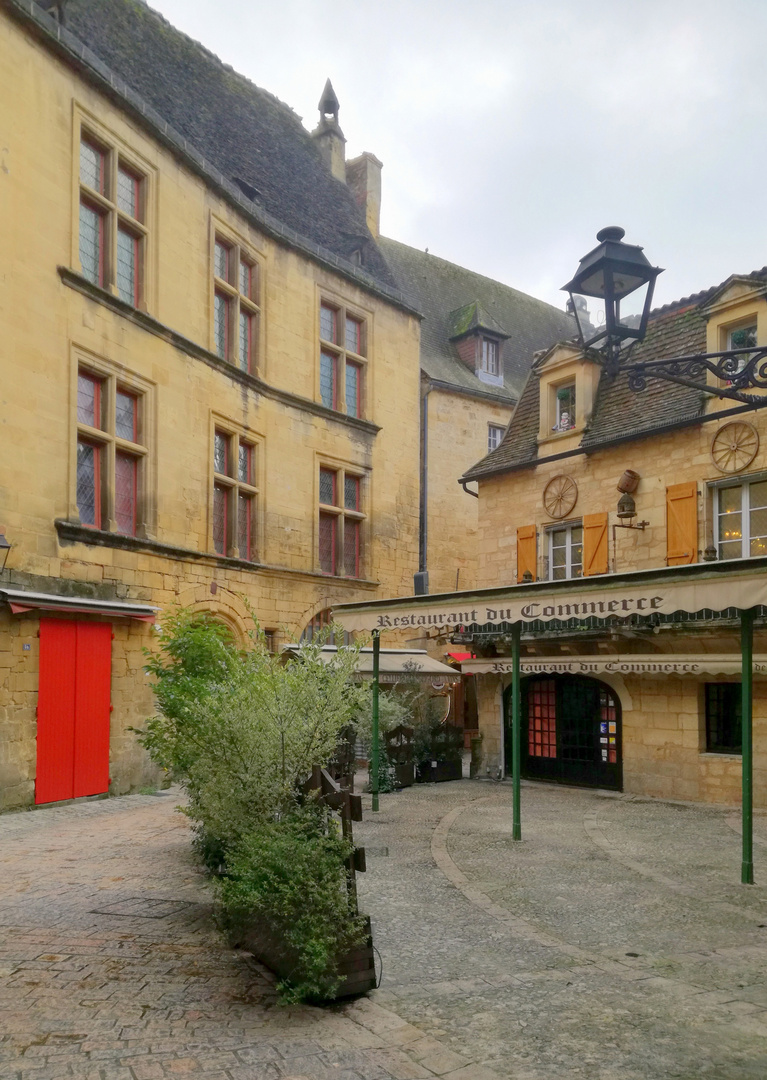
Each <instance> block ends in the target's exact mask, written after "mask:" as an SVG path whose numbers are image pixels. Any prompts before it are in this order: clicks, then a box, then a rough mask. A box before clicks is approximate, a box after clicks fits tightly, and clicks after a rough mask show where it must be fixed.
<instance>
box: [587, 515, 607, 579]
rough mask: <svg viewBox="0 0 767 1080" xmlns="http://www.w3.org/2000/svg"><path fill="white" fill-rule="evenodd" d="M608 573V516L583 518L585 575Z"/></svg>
mask: <svg viewBox="0 0 767 1080" xmlns="http://www.w3.org/2000/svg"><path fill="white" fill-rule="evenodd" d="M606 573H607V514H606V513H605V514H585V515H584V518H583V575H584V577H586V576H587V575H589V574H606Z"/></svg>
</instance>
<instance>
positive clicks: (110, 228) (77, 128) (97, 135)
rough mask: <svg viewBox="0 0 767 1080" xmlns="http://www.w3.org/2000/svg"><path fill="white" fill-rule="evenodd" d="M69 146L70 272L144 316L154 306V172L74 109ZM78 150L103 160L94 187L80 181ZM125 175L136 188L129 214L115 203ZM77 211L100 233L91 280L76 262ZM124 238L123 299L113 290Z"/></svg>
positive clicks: (116, 288)
mask: <svg viewBox="0 0 767 1080" xmlns="http://www.w3.org/2000/svg"><path fill="white" fill-rule="evenodd" d="M72 129H73V144H72V160H73V169H72V184H73V198H72V256H71V258H72V266H73V267H74V268H75V270H76V271H77V272H78V273H79V274H81V275H82V276H83V277H85V278H86V279H87V280H88V281H90V282H91V283H92V284H94V285H96V286H97V287H98V288H101V289H104V290H105V291H107V292H109V293H111V294H112V295H113V296H116V297H118V298H119V299H121V300H122V301H123V302H124V303H127V304H130V305H131V307H134V308H136V309H138V310H140V311H149V310H150V309H151V308H152V306H153V303H154V299H155V298H154V274H153V272H152V266H153V258H154V244H153V237H154V235H155V232H156V226H155V219H156V213H155V203H156V191H157V171H156V169H155V167H154V166H153V165H152V164H151V163H150V162H149V161H147V160H146V158H144V157H143V156H142V155H141V154H140V153H138V151H136V150H135V148H134V147H132V146H129V145H128V144H126V143H125V141H124V140H123V139H121V138H120V137H119V136H118V135H117V134H116V132H114V131H111V130H110V129H109V128H107V127H106V126H105V125H104V124H103V123H102V122H100V121H99V120H97V119H96V117H94V116H92V115H90V113H88V112H87V111H86V110H84V109H83V108H81V107H80V106H78V105H77V104H75V106H74V119H73V125H72ZM83 144H88V145H90V146H92V147H93V148H94V149H95V150H97V151H98V152H99V153H100V154H101V155H102V159H103V183H101V184H99V185H98V187H94V186H92V185H91V184H89V183H88V182H87V180H86V179H84V178H83V175H82V162H81V151H82V146H83ZM121 173H123V174H126V175H130V176H132V177H134V178H135V179H136V181H137V182H138V188H137V193H136V194H137V200H136V209H135V212H132V213H131V212H129V211H128V210H127V209H126V207H125V206H124V205H123V203H122V201H121V199H120V198H119V180H118V178H119V175H120V174H121ZM82 207H86V208H87V209H89V210H90V211H91V212H92V213H94V214H96V215H97V217H98V220H99V228H100V241H99V246H100V256H99V259H100V268H99V270H98V272H97V273H96V275H95V277H94V275H93V274H91V273H88V270H87V268H86V267H85V266H83V263H82V260H81V229H82V224H83V223H82V210H81V208H82ZM121 236H129V237H131V239H132V240H133V241H134V244H135V246H134V248H133V274H134V283H133V292H132V295H126V292H125V289H124V288H123V289H121V288H120V285H119V273H118V269H119V252H120V237H121Z"/></svg>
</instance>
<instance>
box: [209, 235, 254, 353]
mask: <svg viewBox="0 0 767 1080" xmlns="http://www.w3.org/2000/svg"><path fill="white" fill-rule="evenodd" d="M260 313H261V309H260V273H259V266H258V262H257V261H256V259H255V257H254V256H253V255H252V254H251V253H250V252H248V251H246V250H245V248H243V247H242V245H240V244H237V243H234V242H233V241H229V240H228V239H225V238H224V237H222V236H219V235H216V237H215V239H214V242H213V347H214V350H215V353H216V355H217V356H219V357H220V358H221V359H222V360H226V361H227V362H228V363H230V364H234V365H235V367H238V368H239V369H240V370H241V371H246V372H249V373H250V374H255V372H256V370H257V368H258V336H259V318H260Z"/></svg>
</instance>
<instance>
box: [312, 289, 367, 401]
mask: <svg viewBox="0 0 767 1080" xmlns="http://www.w3.org/2000/svg"><path fill="white" fill-rule="evenodd" d="M365 328H366V324H365V320H364V319H361V318H358V317H357V316H356V315H353V314H352V313H351V312H349V311H347V310H346V309H345V308H343V307H336V306H334V305H331V304H329V303H327V302H325V301H323V302H322V303H321V304H320V401H321V402H322V404H323V405H325V407H326V408H328V409H334V410H335V411H337V412H344V413H346V415H347V416H353V417H357V418H360V417H362V415H363V411H364V383H365V378H364V377H365V361H366V355H367V347H366V334H365Z"/></svg>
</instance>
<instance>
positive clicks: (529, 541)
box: [517, 525, 537, 582]
mask: <svg viewBox="0 0 767 1080" xmlns="http://www.w3.org/2000/svg"><path fill="white" fill-rule="evenodd" d="M535 541H536V530H535V525H525V526H523V527H522V528H521V529H517V582H520V581H521V580H522V578H523V577H524V574H525V571H526V570H529V571H530V573H531V574H532V575H533V581H535V579H536V577H537V575H536V573H535V570H536V561H537V560H536V555H537V551H536V543H535Z"/></svg>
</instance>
